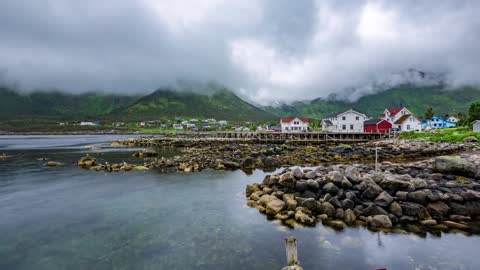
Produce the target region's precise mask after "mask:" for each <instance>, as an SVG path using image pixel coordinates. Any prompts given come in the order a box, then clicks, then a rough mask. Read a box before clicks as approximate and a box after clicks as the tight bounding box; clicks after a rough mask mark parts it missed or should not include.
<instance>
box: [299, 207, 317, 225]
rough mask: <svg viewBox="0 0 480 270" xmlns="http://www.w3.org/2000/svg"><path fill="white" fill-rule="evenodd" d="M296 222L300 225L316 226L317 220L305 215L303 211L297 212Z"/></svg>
mask: <svg viewBox="0 0 480 270" xmlns="http://www.w3.org/2000/svg"><path fill="white" fill-rule="evenodd" d="M295 220H296V221H297V222H299V223H302V224H306V225H314V224H315V219H314V218H313V217H311V216H309V215H308V214H307V213H305V212H304V211H303V210H299V211H297V212H295Z"/></svg>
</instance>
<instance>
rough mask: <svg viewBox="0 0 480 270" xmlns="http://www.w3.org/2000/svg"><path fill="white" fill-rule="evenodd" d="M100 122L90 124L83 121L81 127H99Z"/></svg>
mask: <svg viewBox="0 0 480 270" xmlns="http://www.w3.org/2000/svg"><path fill="white" fill-rule="evenodd" d="M98 125H100V122H89V121H82V122H80V126H98Z"/></svg>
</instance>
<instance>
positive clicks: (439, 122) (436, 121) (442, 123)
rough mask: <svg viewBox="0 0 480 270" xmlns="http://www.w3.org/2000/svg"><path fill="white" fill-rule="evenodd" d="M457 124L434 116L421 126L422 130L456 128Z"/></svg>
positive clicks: (424, 121)
mask: <svg viewBox="0 0 480 270" xmlns="http://www.w3.org/2000/svg"><path fill="white" fill-rule="evenodd" d="M456 126H457V122H452V121H449V120H447V119H445V118H443V117H440V116H436V115H434V116H433V117H432V119H425V120H423V122H422V124H421V129H422V130H429V129H437V128H449V127H456Z"/></svg>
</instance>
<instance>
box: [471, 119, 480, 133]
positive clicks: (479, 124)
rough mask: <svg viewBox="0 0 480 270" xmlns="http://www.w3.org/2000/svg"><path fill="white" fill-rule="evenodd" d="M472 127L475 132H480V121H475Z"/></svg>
mask: <svg viewBox="0 0 480 270" xmlns="http://www.w3.org/2000/svg"><path fill="white" fill-rule="evenodd" d="M472 125H473V131H474V132H480V120H475V121H473V123H472Z"/></svg>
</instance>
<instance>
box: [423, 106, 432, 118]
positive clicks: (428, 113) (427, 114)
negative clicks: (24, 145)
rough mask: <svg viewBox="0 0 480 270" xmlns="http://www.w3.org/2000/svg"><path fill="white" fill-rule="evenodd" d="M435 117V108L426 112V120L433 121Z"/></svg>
mask: <svg viewBox="0 0 480 270" xmlns="http://www.w3.org/2000/svg"><path fill="white" fill-rule="evenodd" d="M432 117H433V108H432V107H430V108H428V109H427V110H426V111H425V119H432Z"/></svg>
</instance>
